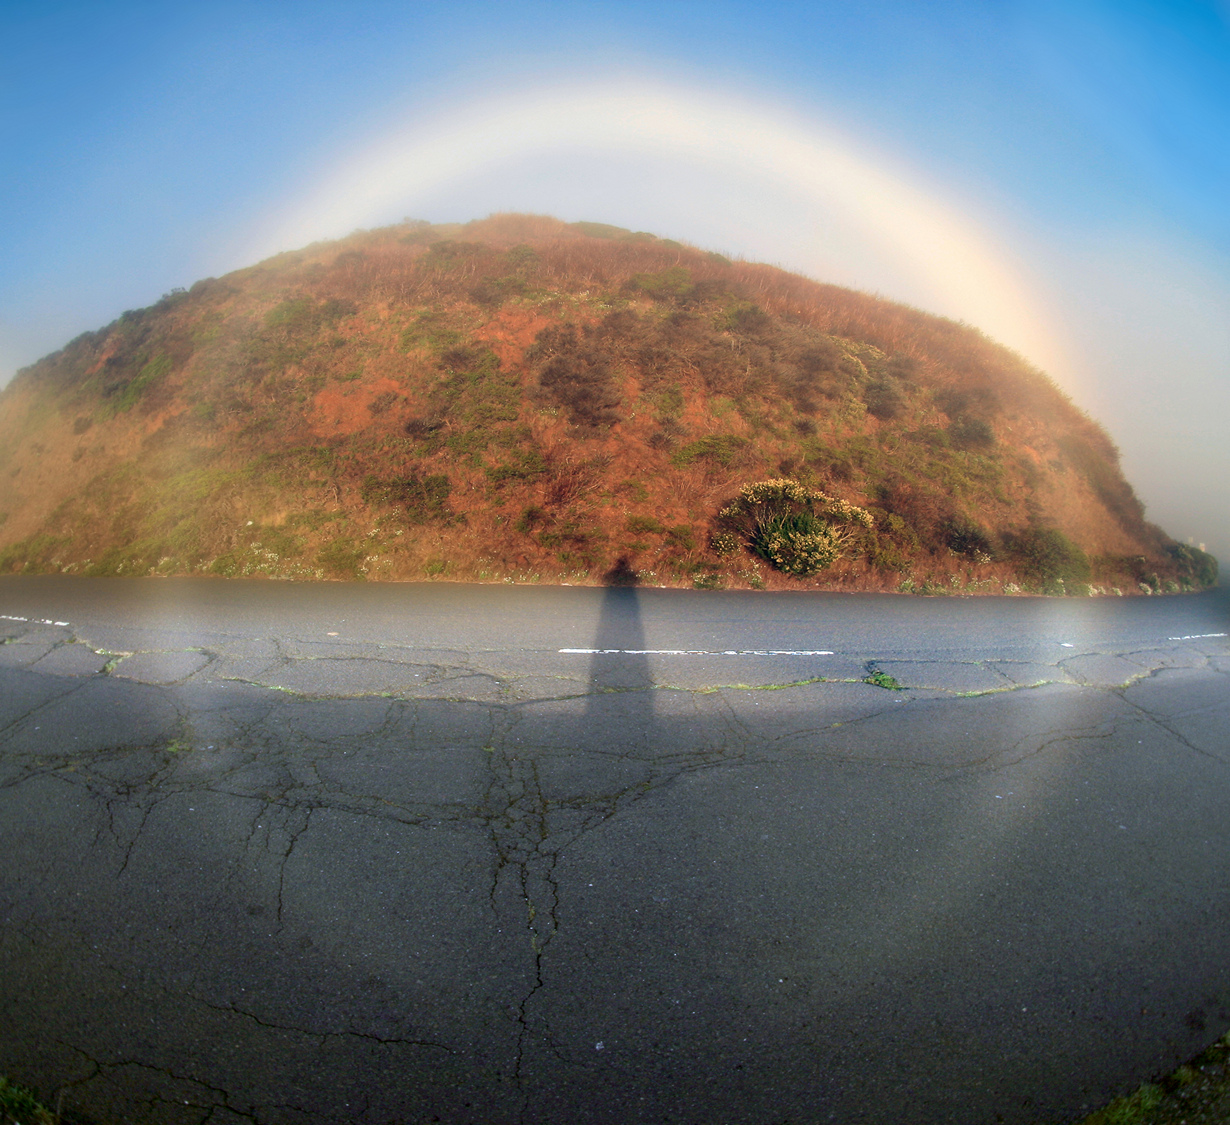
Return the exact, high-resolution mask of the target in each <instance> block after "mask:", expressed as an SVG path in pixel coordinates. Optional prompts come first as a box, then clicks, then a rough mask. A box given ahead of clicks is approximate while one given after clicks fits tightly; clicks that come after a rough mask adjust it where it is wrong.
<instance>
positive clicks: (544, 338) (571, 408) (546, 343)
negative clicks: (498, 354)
mask: <svg viewBox="0 0 1230 1125" xmlns="http://www.w3.org/2000/svg"><path fill="white" fill-rule="evenodd" d="M587 336H588V337H592V330H591V332H589V333H585V334H582V333H579V332H578V331H577V329H576V327H575V326H574V325H571V324H565V325H560V326H558V327H552V328H545V329H543V331H542V332H540V333H539V334H538V338H537V339H536V340H535V342H534V346H533V347H532V348H531V349H530V352H529V358H530V359H531V360H532V361H535V362H536V366H537V367H538V385H539V386H540V387H541V388H542V389H543V391H545V392H546V393H547V394H548V395H549V396H550V397H551V398H552V399H554V400H555V401H556V402H558V403H559V404H560V405H561V406H564V407H567V409H568V415H569V421H571V422H572V423H573V424H574V425H577V426H589V427H594V426H610V425H613V424H614V423H615V422H617V421H618V420H619V412H618V410H617V409H616V408H617V407H618V406H619V403H620V396H619V391H618V389H617V388H616V386H615V379H614V375H613V373H612V371H611V367H610V363H609V361H608V359H607V355H606V353H605V352H604V351H603V350H602V349H601V348H600V347H597V346H595V344H594V342H593V340H592V338H587Z"/></svg>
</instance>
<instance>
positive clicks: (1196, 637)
mask: <svg viewBox="0 0 1230 1125" xmlns="http://www.w3.org/2000/svg"><path fill="white" fill-rule="evenodd" d="M1225 635H1226V634H1225V633H1192V634H1191V636H1188V637H1167V638H1166V639H1167V640H1168V641H1199V640H1203V639H1204V638H1205V637H1224V636H1225Z"/></svg>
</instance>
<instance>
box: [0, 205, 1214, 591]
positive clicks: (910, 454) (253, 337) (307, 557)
mask: <svg viewBox="0 0 1230 1125" xmlns="http://www.w3.org/2000/svg"><path fill="white" fill-rule="evenodd" d="M766 480H776V481H778V482H786V481H793V482H795V483H794V484H784V483H778V484H776V485H773V486H767V487H766V488H762V489H760V490H759V491H755V490H753V492H744V493H741V490H743V489H745V487H746V486H748V485H752V484H756V483H757V482H763V481H766ZM0 481H2V482H3V488H2V490H0V573H13V572H39V571H41V572H47V571H54V572H61V571H63V572H68V573H78V574H150V573H156V574H173V573H207V574H218V575H268V576H271V577H291V578H293V577H303V578H307V577H339V578H358V577H366V578H369V579H422V578H428V577H443V578H449V579H464V580H477V581H482V580H492V581H494V580H506V581H569V582H587V581H588V582H600V581H603V580H609V576H610V575H611V574H612V573H617V574H619V575H622V576H623V577H624V578H625V579H628V580H632V579H631V576H632V575H636V576H638V577H639V580H640V581H643V582H647V583H658V584H666V585H689V586H692V585H698V586H709V587H716V586H753V587H763V586H770V587H784V586H799V585H804V586H811V587H815V586H822V587H827V588H834V589H890V590H896V589H902V590H918V591H924V592H927V591H938V590H945V591H953V590H959V591H968V592H991V593H1000V592H1004V591H1007V592H1017V591H1041V592H1050V593H1060V592H1065V593H1073V592H1081V593H1089V592H1094V591H1097V590H1103V591H1108V592H1109V591H1111V590H1112V589H1114V588H1118V589H1119V590H1121V591H1123V592H1125V593H1128V592H1132V593H1136V592H1141V591H1143V590H1146V589H1147V590H1150V591H1163V590H1179V589H1185V588H1195V587H1198V586H1200V585H1204V584H1207V583H1208V582H1210V581H1212V580H1213V577H1214V576H1215V573H1216V570H1215V568H1216V563H1215V561H1214V560H1212V559H1211V558H1210V557H1209V556H1207V555H1203V554H1202V553H1200V552H1197V551H1194V550H1192V549H1191V548H1188V547H1185V546H1181V545H1179V544H1177V543H1175V542H1173V541H1172V540H1171V539H1169V538H1168V537H1167V536H1166V535H1165V534H1164V533H1162V532H1161V531H1160V530H1159V529H1157V528H1156V527H1153V526H1152V525H1150V524H1148V523H1147V522H1146V521H1145V519H1144V515H1143V511H1142V508H1141V505H1140V503H1139V501H1138V500H1137V499H1136V497H1135V495H1134V494H1133V492H1132V489H1131V487H1130V486H1129V485H1128V484H1127V482H1126V481H1125V480H1124V479H1123V476H1122V474H1121V473H1120V471H1119V467H1118V457H1117V452H1116V450H1115V448H1114V446H1113V445H1112V443H1111V442H1110V440H1109V439H1108V437H1107V436H1106V434H1105V433H1104V432H1103V430H1102V429H1101V428H1099V427H1098V426H1097V425H1096V424H1095V423H1094V422H1093V421H1091V420H1090V419H1089V418H1088V417H1086V416H1085V415H1084V414H1082V413H1081V412H1080V411H1078V410H1077V409H1076V408H1075V407H1074V406H1073V405H1072V403H1071V402H1070V401H1069V400H1068V399H1067V398H1065V397H1064V395H1063V394H1062V393H1060V392H1059V391H1058V390H1057V389H1056V387H1055V386H1054V385H1053V384H1052V383H1051V382H1050V381H1049V380H1048V379H1047V378H1046V377H1045V376H1044V375H1042V374H1041V373H1039V372H1038V371H1036V370H1034V369H1032V368H1031V367H1029V366H1028V365H1027V364H1026V363H1024V362H1023V361H1022V360H1021V359H1020V358H1019V357H1017V356H1016V355H1014V354H1012V353H1011V352H1009V351H1007V350H1006V349H1004V348H1002V347H1000V346H999V345H997V344H995V343H993V342H992V341H990V340H988V339H987V338H986V337H984V336H983V335H981V334H980V333H979V332H977V331H975V330H974V329H971V328H968V327H966V326H963V325H959V324H955V323H953V322H951V321H948V320H944V319H941V318H938V317H934V316H930V315H927V314H925V313H922V312H919V311H917V310H915V309H911V308H907V307H904V306H901V305H895V304H892V303H889V302H887V301H882V300H878V299H876V298H873V297H869V296H867V295H865V294H861V293H855V292H851V291H849V290H845V289H839V288H836V287H834V286H830V285H822V284H818V283H816V282H813V281H810V280H807V279H805V278H802V277H799V276H796V275H792V274H788V273H785V272H783V271H781V270H778V269H774V268H771V267H769V266H764V265H755V264H751V263H746V262H730V261H727V260H726V259H725V258H722V257H721V256H719V255H716V254H706V253H704V252H702V251H699V250H696V249H694V248H691V247H688V246H683V245H680V244H679V243H676V242H672V241H669V240H665V239H658V238H654V237H653V236H651V235H645V234H633V233H632V232H628V231H623V230H620V229H618V228H614V227H608V226H604V225H601V224H596V223H574V224H566V223H562V222H559V221H557V220H554V219H549V218H544V217H537V216H523V215H504V216H494V217H492V218H489V219H486V220H482V221H479V222H474V223H469V224H466V225H464V226H461V225H450V226H434V227H433V226H430V225H428V224H422V223H418V224H416V223H407V224H403V225H401V226H396V227H389V228H386V229H382V230H377V231H370V232H362V233H358V234H355V235H352V236H351V237H349V238H347V239H345V240H342V241H340V242H330V243H320V244H316V245H313V246H309V247H308V248H306V249H304V250H301V251H297V252H295V253H288V254H282V255H279V256H277V257H275V258H271V259H269V260H268V261H265V262H262V263H260V264H259V265H256V266H253V267H251V268H250V269H245V270H240V271H238V272H236V273H233V274H230V275H228V276H226V277H224V278H220V279H208V280H205V281H201V282H198V283H197V284H196V285H194V286H193V287H192V288H191V289H190V290H188V291H187V292H180V291H177V292H174V293H170V294H168V295H167V296H165V297H163V299H162V300H161V301H159V302H158V303H157V304H155V305H153V306H151V307H150V308H147V309H140V310H136V311H132V312H128V313H125V314H124V315H123V316H121V317H120V318H119V319H118V320H117V321H115V323H113V324H111V325H108V326H107V327H106V328H103V329H100V330H99V331H97V332H91V333H86V334H85V335H83V336H80V337H78V338H77V339H76V340H73V341H72V342H71V343H70V344H68V345H67V346H66V347H65V348H63V349H62V350H61V351H59V352H56V353H55V354H53V355H50V356H48V357H47V358H45V359H43V360H40V361H39V362H38V363H36V364H34V365H33V366H32V367H29V368H27V369H25V370H24V371H22V372H21V373H19V375H18V376H17V377H16V379H14V381H13V383H12V384H11V385H10V386H9V387H8V388H7V389H6V390H5V391H4V392H3V394H2V395H0ZM741 497H742V498H741ZM839 501H845V502H846V503H845V504H844V505H842V504H840V503H838V502H839ZM852 506H853V507H852Z"/></svg>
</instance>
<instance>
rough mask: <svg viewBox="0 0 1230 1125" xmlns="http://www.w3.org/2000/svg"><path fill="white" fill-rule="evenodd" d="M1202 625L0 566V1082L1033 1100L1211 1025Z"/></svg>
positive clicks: (298, 1110) (1075, 1107)
mask: <svg viewBox="0 0 1230 1125" xmlns="http://www.w3.org/2000/svg"><path fill="white" fill-rule="evenodd" d="M1227 632H1230V601H1228V599H1227V595H1226V592H1225V591H1213V592H1210V593H1207V594H1202V595H1194V596H1188V597H1181V598H1132V599H1099V600H1080V601H1077V600H1051V599H1029V598H1015V599H1011V598H1008V599H1003V598H984V599H958V598H932V599H919V598H905V597H891V596H878V597H877V596H844V595H824V594H794V595H782V594H763V593H762V594H751V593H728V592H699V591H698V592H695V593H691V592H682V591H665V590H645V589H639V590H638V589H608V590H601V589H581V588H575V589H570V588H562V589H547V588H528V587H515V588H513V587H491V586H488V587H461V586H449V585H432V584H428V585H407V586H398V585H379V586H378V585H371V586H361V585H342V584H289V583H272V582H222V581H207V580H199V581H198V580H188V579H184V580H174V579H168V580H159V579H147V580H121V579H102V580H86V579H64V578H42V577H40V578H13V577H10V578H0V639H5V640H6V643H4V644H3V645H0V856H3V857H4V862H3V864H2V865H0V1072H7V1073H8V1074H9V1075H10V1076H11V1077H12V1078H14V1079H16V1080H18V1081H20V1082H23V1083H25V1084H27V1085H36V1086H38V1087H40V1089H41V1090H42V1092H43V1094H44V1097H45V1098H46V1099H49V1100H52V1101H54V1100H55V1098H56V1096H57V1095H61V1096H62V1098H63V1105H64V1108H65V1109H66V1110H69V1111H75V1112H77V1113H79V1114H85V1115H89V1116H90V1117H91V1118H92V1119H93V1120H96V1121H98V1122H119V1121H125V1122H140V1123H144V1122H158V1123H163V1122H166V1123H179V1122H185V1123H187V1122H192V1123H197V1122H206V1121H208V1122H210V1123H211V1125H229V1123H232V1122H240V1121H255V1122H260V1123H261V1125H282V1123H293V1125H299V1123H303V1125H307V1123H308V1122H311V1123H317V1122H339V1123H341V1122H365V1123H368V1122H370V1123H372V1125H376V1123H392V1122H406V1123H408V1122H419V1121H441V1122H467V1121H472V1122H476V1123H477V1122H482V1123H503V1122H510V1123H511V1122H526V1123H531V1122H574V1121H586V1122H621V1123H622V1122H697V1123H701V1122H714V1121H723V1122H732V1123H733V1122H756V1123H763V1122H794V1123H810V1122H823V1121H839V1122H864V1121H865V1122H882V1121H890V1120H891V1121H894V1122H949V1121H952V1122H975V1121H977V1122H981V1121H1005V1122H1050V1121H1053V1122H1062V1121H1068V1120H1072V1119H1073V1118H1075V1117H1077V1116H1079V1115H1080V1113H1081V1111H1082V1110H1083V1109H1086V1108H1092V1107H1093V1106H1095V1105H1097V1104H1100V1103H1102V1102H1104V1101H1106V1100H1108V1099H1109V1097H1111V1096H1113V1095H1114V1094H1115V1093H1118V1092H1121V1091H1122V1090H1124V1089H1126V1088H1130V1087H1132V1086H1134V1085H1135V1084H1137V1083H1138V1082H1139V1081H1141V1080H1143V1079H1145V1078H1148V1077H1150V1076H1151V1075H1154V1074H1157V1073H1160V1072H1162V1071H1165V1070H1168V1069H1170V1068H1172V1067H1173V1066H1174V1065H1175V1064H1176V1063H1178V1062H1179V1061H1181V1060H1182V1059H1184V1058H1186V1057H1188V1056H1190V1055H1191V1054H1193V1053H1194V1052H1195V1051H1197V1050H1199V1049H1200V1048H1201V1047H1202V1046H1203V1045H1205V1044H1206V1043H1208V1042H1211V1041H1212V1040H1213V1039H1214V1038H1216V1037H1217V1036H1218V1035H1220V1034H1221V1033H1222V1032H1224V1031H1225V1030H1226V1029H1227V1027H1230V959H1227V957H1226V956H1225V952H1224V951H1225V935H1226V933H1227V932H1228V930H1230V879H1228V878H1227V863H1226V857H1227V855H1230V814H1228V813H1227V809H1228V808H1230V737H1228V736H1227V732H1228V731H1230V692H1227V678H1228V675H1227V674H1228V673H1230V643H1228V640H1227V637H1226V634H1227ZM868 680H870V681H872V682H866V681H868ZM894 683H895V684H896V685H899V688H900V690H897V689H895V688H894V687H893V686H892V685H893V684H894Z"/></svg>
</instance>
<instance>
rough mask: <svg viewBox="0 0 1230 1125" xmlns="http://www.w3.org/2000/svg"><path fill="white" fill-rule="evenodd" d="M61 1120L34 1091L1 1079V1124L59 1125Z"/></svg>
mask: <svg viewBox="0 0 1230 1125" xmlns="http://www.w3.org/2000/svg"><path fill="white" fill-rule="evenodd" d="M59 1120H60V1118H59V1115H58V1114H56V1113H53V1112H52V1111H51V1110H50V1109H48V1108H47V1107H46V1106H45V1105H43V1103H42V1102H40V1101H39V1100H38V1095H37V1094H36V1093H35V1092H34V1091H33V1090H28V1089H26V1088H25V1087H24V1086H18V1085H16V1084H15V1083H13V1082H10V1081H9V1080H8V1079H7V1078H3V1077H0V1122H4V1125H8V1123H9V1122H12V1123H13V1125H57V1123H58V1122H59Z"/></svg>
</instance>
